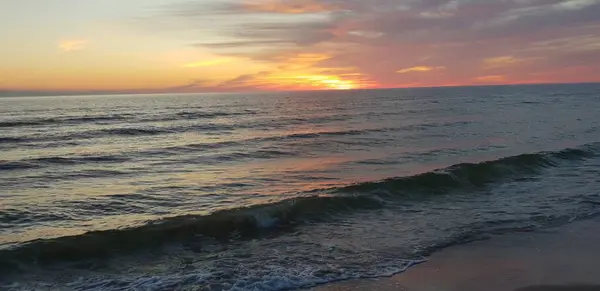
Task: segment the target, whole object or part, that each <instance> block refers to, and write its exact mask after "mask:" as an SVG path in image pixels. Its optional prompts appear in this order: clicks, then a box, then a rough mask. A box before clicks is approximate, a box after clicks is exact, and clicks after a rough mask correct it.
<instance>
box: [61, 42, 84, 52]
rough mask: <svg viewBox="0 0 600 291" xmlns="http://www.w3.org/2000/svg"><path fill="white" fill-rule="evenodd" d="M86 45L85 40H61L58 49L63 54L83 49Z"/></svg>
mask: <svg viewBox="0 0 600 291" xmlns="http://www.w3.org/2000/svg"><path fill="white" fill-rule="evenodd" d="M87 44H88V41H87V40H63V41H61V42H59V43H58V48H59V49H60V50H61V51H63V52H72V51H78V50H82V49H84V48H85V47H86V46H87Z"/></svg>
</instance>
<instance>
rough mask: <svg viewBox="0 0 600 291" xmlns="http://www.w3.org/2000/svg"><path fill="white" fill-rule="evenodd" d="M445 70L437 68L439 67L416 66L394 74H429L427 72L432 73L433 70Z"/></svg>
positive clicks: (440, 67)
mask: <svg viewBox="0 0 600 291" xmlns="http://www.w3.org/2000/svg"><path fill="white" fill-rule="evenodd" d="M445 68H446V67H443V66H439V67H428V66H417V67H412V68H407V69H401V70H397V71H396V73H398V74H406V73H415V72H429V71H433V70H443V69H445Z"/></svg>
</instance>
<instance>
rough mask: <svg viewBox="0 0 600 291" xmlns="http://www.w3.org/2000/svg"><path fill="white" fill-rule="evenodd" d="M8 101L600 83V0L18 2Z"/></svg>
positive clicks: (6, 8)
mask: <svg viewBox="0 0 600 291" xmlns="http://www.w3.org/2000/svg"><path fill="white" fill-rule="evenodd" d="M0 17H1V18H2V19H3V22H4V24H5V25H3V26H2V27H0V36H2V39H3V40H5V41H4V42H3V45H2V46H0V64H1V66H0V90H9V91H44V92H65V91H132V92H133V91H137V92H209V91H210V92H212V91H218V92H221V91H253V90H312V89H358V88H379V87H412V86H446V85H484V84H516V83H551V82H561V83H562V82H597V81H600V0H527V1H524V0H503V1H496V0H493V1H492V0H487V1H486V0H482V1H470V0H422V1H416V0H372V1H359V0H231V1H220V0H130V1H117V0H102V1H101V0H90V1H78V0H56V1H52V3H49V1H33V0H21V1H16V0H9V1H3V2H1V3H0Z"/></svg>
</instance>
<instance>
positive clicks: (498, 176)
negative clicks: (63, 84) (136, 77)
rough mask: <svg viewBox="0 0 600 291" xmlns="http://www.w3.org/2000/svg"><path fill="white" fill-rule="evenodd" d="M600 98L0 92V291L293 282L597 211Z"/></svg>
mask: <svg viewBox="0 0 600 291" xmlns="http://www.w3.org/2000/svg"><path fill="white" fill-rule="evenodd" d="M598 108H600V85H598V84H581V85H539V86H503V87H463V88H428V89H425V88H424V89H395V90H369V91H335V92H302V93H260V94H259V93H254V94H176V95H136V96H82V97H76V96H71V97H27V98H25V97H22V98H0V177H1V178H0V199H1V202H0V288H2V287H1V286H8V287H10V288H14V289H16V290H20V289H28V288H29V289H31V288H34V289H40V290H44V289H48V290H54V289H57V288H62V289H67V290H71V289H73V290H130V289H132V288H138V289H141V290H174V289H177V288H188V289H190V290H195V289H198V290H287V289H293V288H300V287H307V286H311V285H314V284H318V283H325V282H330V281H335V280H342V279H350V278H359V277H376V276H384V275H389V274H393V273H397V272H401V271H402V270H404V269H405V268H407V267H409V266H411V265H412V264H415V263H418V262H420V261H422V260H423V259H424V258H425V257H426V256H427V255H428V254H429V253H430V252H432V251H434V250H436V249H439V248H441V247H445V246H447V245H451V244H456V243H461V242H465V241H469V240H473V239H479V238H481V237H485V236H486V235H489V234H493V233H498V232H507V231H514V230H523V229H535V228H538V227H544V226H548V225H553V224H557V223H565V222H568V221H571V220H574V219H581V218H585V217H589V216H592V215H595V214H596V213H597V212H598V211H600V194H599V193H600V175H599V174H600V118H599V117H598V116H599V114H600V109H598ZM15 271H18V272H15Z"/></svg>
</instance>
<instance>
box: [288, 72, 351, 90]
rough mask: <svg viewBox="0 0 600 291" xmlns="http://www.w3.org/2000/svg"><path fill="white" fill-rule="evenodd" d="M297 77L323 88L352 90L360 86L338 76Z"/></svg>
mask: <svg viewBox="0 0 600 291" xmlns="http://www.w3.org/2000/svg"><path fill="white" fill-rule="evenodd" d="M297 78H298V79H301V80H304V81H306V82H308V83H310V84H311V85H312V86H313V87H318V88H321V89H331V90H352V89H356V88H357V87H358V86H357V85H356V84H355V83H354V82H353V81H350V80H343V79H340V78H339V77H337V76H330V75H309V76H298V77H297Z"/></svg>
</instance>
